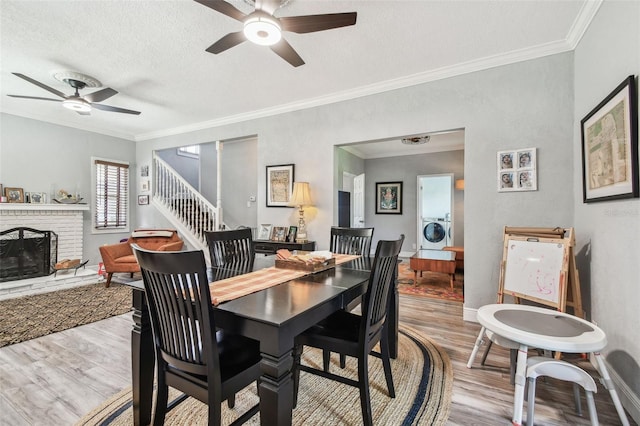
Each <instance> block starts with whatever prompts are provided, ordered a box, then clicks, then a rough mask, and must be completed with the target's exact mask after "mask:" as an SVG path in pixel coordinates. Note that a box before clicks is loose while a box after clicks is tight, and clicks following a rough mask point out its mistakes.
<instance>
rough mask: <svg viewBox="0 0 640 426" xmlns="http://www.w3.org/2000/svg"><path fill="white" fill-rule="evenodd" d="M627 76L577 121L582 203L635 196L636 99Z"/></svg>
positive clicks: (632, 81) (636, 167)
mask: <svg viewBox="0 0 640 426" xmlns="http://www.w3.org/2000/svg"><path fill="white" fill-rule="evenodd" d="M636 96H637V95H636V87H635V79H634V76H632V75H631V76H629V77H627V78H626V79H625V80H624V81H623V82H622V83H620V85H618V87H616V88H615V89H614V90H613V92H611V93H610V94H609V96H607V97H606V98H605V99H604V100H603V101H602V102H600V104H598V106H596V107H595V108H594V109H593V110H592V111H591V112H590V113H589V114H587V116H586V117H584V118H583V119H582V121H580V124H581V133H582V201H583V202H585V203H592V202H595V201H607V200H616V199H620V198H634V197H638V196H639V194H638V99H637V97H636Z"/></svg>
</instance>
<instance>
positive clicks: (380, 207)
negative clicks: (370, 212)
mask: <svg viewBox="0 0 640 426" xmlns="http://www.w3.org/2000/svg"><path fill="white" fill-rule="evenodd" d="M376 214H402V182H376Z"/></svg>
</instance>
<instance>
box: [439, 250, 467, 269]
mask: <svg viewBox="0 0 640 426" xmlns="http://www.w3.org/2000/svg"><path fill="white" fill-rule="evenodd" d="M442 250H449V251H454V252H456V269H460V270H461V271H464V247H459V246H449V247H444V248H443V249H442Z"/></svg>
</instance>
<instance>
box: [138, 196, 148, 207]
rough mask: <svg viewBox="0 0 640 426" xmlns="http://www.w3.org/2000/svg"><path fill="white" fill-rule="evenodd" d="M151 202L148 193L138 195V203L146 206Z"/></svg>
mask: <svg viewBox="0 0 640 426" xmlns="http://www.w3.org/2000/svg"><path fill="white" fill-rule="evenodd" d="M147 204H149V196H148V195H138V205H139V206H146V205H147Z"/></svg>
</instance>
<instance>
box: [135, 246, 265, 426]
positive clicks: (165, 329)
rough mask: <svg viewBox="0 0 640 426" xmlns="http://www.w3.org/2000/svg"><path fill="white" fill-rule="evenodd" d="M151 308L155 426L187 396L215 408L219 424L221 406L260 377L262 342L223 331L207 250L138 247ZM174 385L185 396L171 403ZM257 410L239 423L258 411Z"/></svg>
mask: <svg viewBox="0 0 640 426" xmlns="http://www.w3.org/2000/svg"><path fill="white" fill-rule="evenodd" d="M132 247H133V251H134V253H135V255H136V258H137V260H138V263H139V264H140V269H141V272H142V279H143V282H144V289H145V295H146V298H147V302H148V305H149V313H150V317H151V326H152V329H153V340H154V346H155V352H156V380H157V385H158V390H157V393H156V401H155V411H154V416H153V424H154V425H162V424H163V423H164V419H165V415H166V413H167V412H168V411H169V410H171V409H172V408H174V407H175V406H176V405H178V404H179V403H181V402H182V401H184V400H185V399H186V398H187V397H189V396H191V397H194V398H196V399H198V400H200V401H202V402H203V403H205V404H207V405H208V407H209V419H208V424H209V425H219V424H220V421H221V411H222V408H221V404H222V402H223V401H227V402H228V404H229V407H230V408H233V406H234V402H235V394H236V393H237V392H239V391H241V390H242V389H244V388H245V387H247V386H248V385H250V384H251V383H252V382H256V383H257V381H258V379H259V377H260V374H261V372H260V359H261V356H260V345H259V342H257V341H256V340H253V339H249V338H247V337H244V336H239V335H233V334H229V333H226V332H224V331H223V330H218V331H217V332H216V324H215V318H214V317H215V316H214V312H213V305H212V304H211V294H210V293H209V281H208V279H207V273H206V263H205V259H204V253H203V252H202V251H186V252H154V251H149V250H145V249H142V248H140V247H139V246H137V245H133V246H132ZM169 386H171V387H172V388H175V389H177V390H179V391H181V392H184V395H182V396H180V397H178V398H177V399H176V400H174V401H172V402H171V403H170V404H168V391H169ZM258 409H259V405H257V404H256V405H255V406H254V407H252V408H250V409H249V410H248V411H247V412H245V413H244V414H242V415H241V416H240V417H239V418H238V419H237V420H236V421H235V422H234V423H233V424H235V425H239V424H242V423H244V422H246V421H247V420H248V419H250V418H251V417H252V416H253V415H254V414H256V413H257V412H258Z"/></svg>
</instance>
